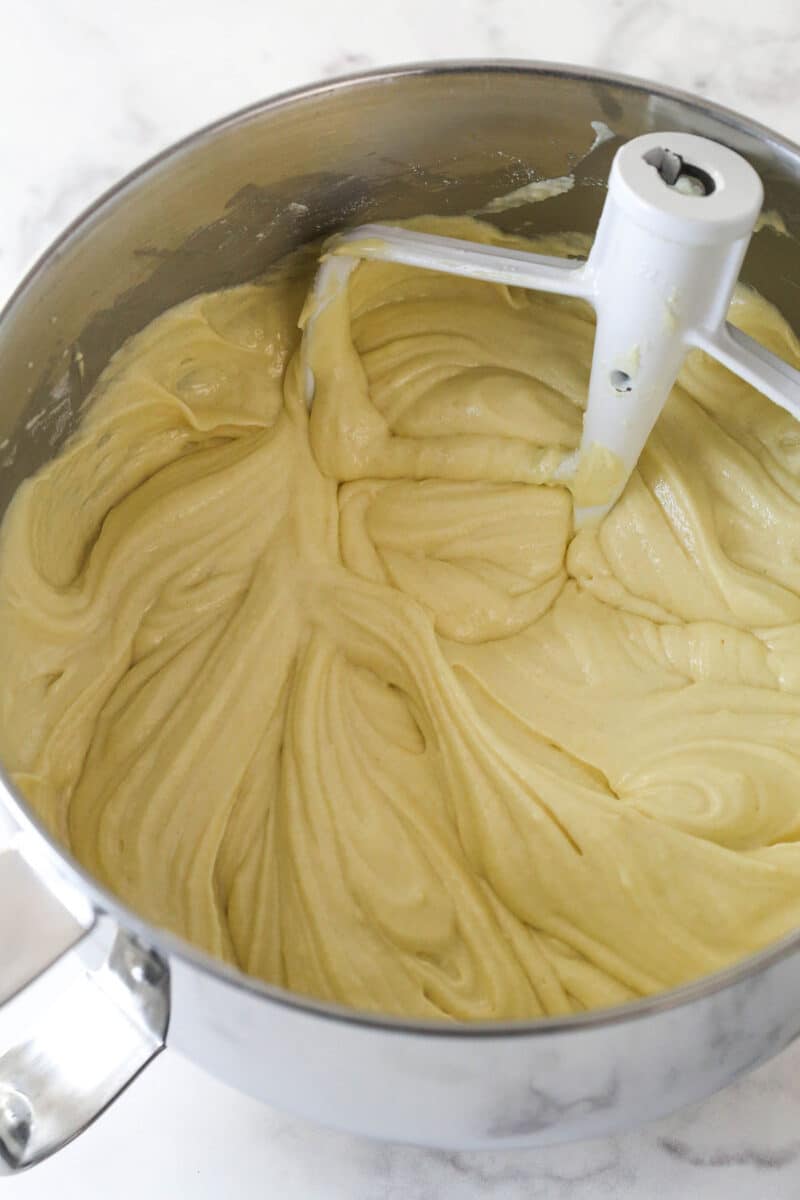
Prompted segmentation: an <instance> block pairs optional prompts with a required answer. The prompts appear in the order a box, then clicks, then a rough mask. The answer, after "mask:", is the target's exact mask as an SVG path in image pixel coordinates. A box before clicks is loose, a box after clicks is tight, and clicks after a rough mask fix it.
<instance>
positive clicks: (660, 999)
mask: <svg viewBox="0 0 800 1200" xmlns="http://www.w3.org/2000/svg"><path fill="white" fill-rule="evenodd" d="M464 74H483V75H500V74H509V75H529V76H530V75H533V76H545V77H550V78H553V79H564V80H577V81H581V82H592V83H600V84H608V85H611V86H614V87H619V88H624V89H627V90H629V91H638V92H646V93H647V94H648V96H658V97H662V98H664V99H666V100H673V101H677V102H678V103H680V104H683V105H686V106H688V107H690V108H692V109H693V110H694V111H695V112H696V113H697V114H698V115H699V116H700V115H708V116H711V117H713V118H714V119H715V120H717V121H719V122H721V123H723V124H726V125H729V126H730V127H731V128H733V129H736V130H738V131H741V132H745V133H747V134H749V135H750V136H754V137H756V138H757V140H759V141H760V142H764V143H766V144H768V145H770V146H773V147H775V148H778V149H780V150H781V151H782V152H783V153H784V154H789V155H792V156H795V157H796V158H797V160H798V167H799V168H800V145H798V144H797V143H795V142H793V141H792V140H791V139H789V138H786V137H784V136H783V135H781V134H779V133H776V132H775V130H773V129H770V128H769V127H768V126H765V125H762V124H760V123H759V122H757V121H751V120H750V119H749V118H748V117H745V116H744V115H742V114H740V113H738V112H736V111H735V110H733V109H730V108H727V107H725V106H724V105H720V104H716V103H714V102H713V101H710V100H707V99H706V98H705V97H698V96H696V95H693V94H692V93H691V92H686V91H682V90H680V89H677V88H671V87H668V86H665V85H661V84H657V83H654V82H652V81H649V80H646V79H641V78H639V77H636V76H631V75H624V74H620V73H618V72H612V71H601V70H592V69H590V68H587V67H583V66H580V65H573V64H569V63H553V62H546V61H543V60H526V59H502V58H500V59H497V58H491V59H482V58H466V59H442V60H430V61H423V62H414V63H404V64H398V65H396V66H386V67H377V68H370V69H368V70H364V71H357V72H353V73H349V74H346V75H340V76H336V77H333V78H331V79H325V80H320V81H317V82H312V83H309V84H303V85H300V86H298V87H294V88H290V89H287V90H284V91H282V92H279V93H276V94H275V95H274V96H269V97H267V98H265V99H263V100H258V101H255V102H254V103H252V104H249V105H246V106H245V107H243V108H240V109H237V110H235V111H234V112H232V113H229V114H227V115H225V116H223V117H221V118H219V119H217V120H215V121H211V122H209V123H208V124H206V125H203V126H201V127H200V128H199V129H197V130H195V131H194V132H192V133H190V134H188V135H187V136H186V137H183V138H180V139H179V140H178V141H176V142H173V143H171V144H170V145H169V146H167V147H165V148H164V149H163V150H161V151H159V152H158V153H157V154H155V155H153V156H152V157H150V158H148V159H146V160H145V161H144V162H143V163H141V164H140V165H139V166H137V167H135V168H134V169H133V170H132V171H129V172H128V173H127V174H126V175H124V176H123V177H122V178H121V179H119V180H118V181H117V182H116V183H114V184H113V185H112V186H111V187H109V188H107V189H106V190H105V191H103V192H102V193H101V194H100V195H99V196H98V197H97V199H96V200H95V201H93V203H92V204H90V205H89V206H88V207H87V208H85V209H84V210H83V211H82V212H81V213H80V214H79V215H78V216H77V217H75V218H74V219H73V220H72V221H71V222H70V223H69V224H68V225H67V226H66V227H65V229H64V230H63V231H62V232H61V233H60V234H59V235H58V236H57V237H56V238H55V239H54V240H53V241H52V242H51V243H50V245H49V246H47V248H46V249H45V250H44V251H43V252H42V253H41V254H40V255H39V256H38V257H37V258H36V259H35V261H34V262H33V264H32V266H31V267H30V268H29V269H28V270H27V272H26V273H25V274H24V275H23V277H22V279H21V280H20V282H19V283H18V284H17V286H16V287H15V288H14V290H13V291H12V293H11V295H10V297H9V298H8V300H7V301H6V303H5V304H4V305H3V307H2V309H0V326H2V325H3V323H5V322H6V321H7V320H10V319H11V318H12V317H13V315H14V313H15V311H16V310H17V309H18V308H20V307H21V306H22V305H23V304H24V302H25V299H26V295H27V293H28V291H29V290H30V289H31V287H32V286H33V285H34V284H35V283H36V281H37V280H38V278H39V276H40V275H42V274H43V273H44V271H45V270H46V269H47V267H48V265H49V264H50V263H51V261H53V260H54V259H57V258H58V257H59V256H60V255H61V254H62V253H63V252H64V251H65V250H66V249H67V247H68V246H69V245H70V243H71V242H72V241H73V240H75V239H77V238H78V237H80V236H81V235H82V234H83V232H84V231H85V230H86V229H87V228H88V227H89V226H90V225H91V222H92V221H93V220H94V219H95V218H96V217H97V216H99V215H100V214H101V213H102V211H103V210H104V209H106V208H107V207H108V206H109V205H111V204H113V203H115V202H116V201H118V200H119V199H122V198H123V197H124V195H125V193H126V192H127V191H128V190H129V189H130V188H132V187H134V186H136V185H138V184H140V183H141V182H142V181H143V180H144V179H146V178H147V177H149V176H154V175H155V174H156V173H157V172H158V171H159V170H160V169H161V168H162V167H164V166H165V165H166V164H168V163H169V162H171V161H172V160H173V159H175V158H178V157H179V156H181V155H182V154H184V153H187V152H192V151H194V150H195V149H196V148H197V147H199V146H201V145H202V144H203V143H204V142H206V141H208V140H211V139H215V138H217V137H219V136H222V135H224V134H225V132H226V131H228V130H229V129H233V128H237V127H239V126H241V125H243V124H246V123H247V122H249V121H251V120H257V119H260V118H261V117H262V116H263V115H264V114H266V113H274V112H277V111H279V110H281V109H283V108H287V107H291V106H294V105H296V104H300V103H304V102H305V101H308V100H313V99H318V98H324V97H325V96H326V95H329V94H334V93H337V92H340V91H343V90H355V89H358V88H360V87H371V86H376V85H382V84H386V83H391V82H394V81H396V80H399V79H406V78H410V77H413V76H417V75H421V76H424V75H464ZM0 805H2V806H3V807H4V808H5V809H6V811H7V812H8V813H9V814H10V816H11V817H12V819H13V820H14V821H15V822H16V824H17V826H18V827H19V831H20V834H21V836H22V839H23V842H22V844H23V845H24V840H25V838H26V837H29V836H32V837H33V838H34V843H35V846H36V849H37V850H39V851H41V850H44V858H45V860H46V862H47V865H48V867H49V868H50V869H51V870H52V871H53V873H54V874H55V875H56V876H57V877H58V878H59V879H60V880H61V881H62V882H63V883H64V884H66V885H68V887H70V888H71V889H73V890H77V891H78V892H79V893H80V894H81V895H82V896H83V897H84V898H88V899H89V900H90V902H91V904H92V907H93V910H94V913H95V916H97V915H107V916H108V917H109V918H111V919H112V920H113V921H114V922H116V924H117V925H118V926H119V928H120V929H122V930H124V931H127V932H130V933H132V934H133V935H134V936H136V937H137V938H139V939H140V940H141V941H142V943H143V944H144V945H146V946H149V947H152V948H153V949H155V950H156V951H157V952H160V953H162V954H163V955H164V956H165V957H166V959H167V962H169V960H170V959H171V958H179V959H182V960H183V961H184V962H185V963H186V964H187V965H189V966H190V967H192V968H194V969H196V970H198V971H200V972H201V973H202V974H204V975H210V976H212V977H213V979H214V981H215V982H218V983H221V984H223V985H226V986H228V987H232V988H234V989H235V990H238V991H240V992H244V993H246V994H248V995H252V996H253V997H257V998H258V999H260V1000H263V1001H266V1002H268V1003H271V1004H277V1005H280V1006H281V1007H283V1008H288V1009H291V1010H295V1011H296V1012H298V1013H300V1014H305V1015H307V1016H309V1017H322V1018H325V1019H326V1020H331V1021H335V1022H342V1023H344V1024H347V1025H351V1026H357V1027H361V1028H363V1029H365V1030H373V1031H374V1030H380V1031H383V1032H387V1033H396V1034H410V1035H417V1036H424V1037H428V1038H434V1039H436V1038H447V1039H453V1038H463V1039H469V1040H472V1039H476V1038H477V1039H480V1040H486V1039H493V1038H494V1039H496V1038H501V1039H505V1038H508V1037H541V1036H546V1035H557V1034H559V1033H567V1032H575V1033H577V1032H581V1031H583V1032H586V1033H588V1032H589V1031H590V1030H594V1029H599V1028H607V1027H609V1026H616V1025H619V1024H625V1023H627V1022H628V1021H634V1020H642V1019H646V1018H648V1017H654V1016H657V1015H658V1014H660V1013H664V1012H669V1011H673V1010H676V1009H679V1008H684V1007H687V1006H688V1005H690V1004H692V1003H695V1002H697V1001H700V1000H705V999H710V998H711V997H713V996H714V995H716V994H717V993H718V992H721V991H724V990H725V989H727V988H729V987H732V986H734V985H736V984H739V983H743V982H745V981H747V980H750V979H752V978H753V977H754V976H757V975H758V974H759V973H760V972H761V971H762V970H763V969H765V968H767V967H771V966H773V965H776V964H777V963H779V962H781V961H782V960H784V959H786V958H789V957H790V956H791V955H792V954H794V953H795V951H797V950H798V949H800V928H798V929H797V930H795V931H794V932H792V933H789V934H786V935H784V937H782V938H781V939H780V940H778V941H776V942H774V943H770V945H769V946H767V947H765V948H763V949H761V950H759V951H757V952H755V953H753V954H749V955H747V956H745V957H744V958H742V959H740V960H738V961H737V962H735V963H733V964H732V965H730V966H727V967H724V968H722V969H721V970H718V971H714V972H712V973H710V974H708V975H702V976H700V977H699V978H697V979H694V980H691V981H690V982H688V983H684V984H681V985H679V986H678V987H674V988H669V989H667V990H665V991H663V992H658V993H656V994H654V995H652V996H644V997H641V998H639V999H637V1000H631V1001H627V1002H625V1003H624V1004H617V1005H614V1006H611V1007H608V1008H599V1009H591V1010H589V1011H588V1012H580V1013H572V1014H568V1015H564V1016H553V1017H548V1016H543V1017H533V1018H515V1019H511V1020H502V1021H498V1020H487V1021H482V1020H476V1021H452V1022H448V1021H446V1019H445V1018H439V1019H434V1018H415V1017H399V1016H392V1015H389V1014H381V1013H373V1012H367V1011H363V1010H359V1009H355V1008H350V1007H347V1006H345V1005H341V1004H336V1003H332V1002H330V1003H329V1002H326V1001H321V1000H316V999H314V998H313V997H310V996H304V995H303V994H301V993H298V992H292V991H290V990H288V989H286V988H283V987H280V986H278V985H276V984H271V983H266V982H265V981H263V980H261V979H259V978H257V977H255V976H253V975H248V974H246V973H245V972H244V971H242V970H241V969H240V968H238V967H236V966H234V965H233V964H231V963H227V962H224V961H223V960H222V959H217V958H215V957H213V956H212V955H210V954H208V953H207V952H206V951H204V950H202V949H200V948H199V947H198V946H195V945H193V944H192V943H190V942H188V941H186V940H185V939H184V938H182V937H180V936H179V935H177V934H175V933H172V932H171V931H170V930H167V929H163V928H161V927H159V926H157V925H153V924H151V923H150V922H149V921H147V920H145V919H144V918H143V917H141V916H139V914H138V913H136V911H135V910H133V909H131V908H128V906H127V905H126V904H124V903H123V902H122V901H121V900H119V899H118V898H117V897H116V896H115V895H114V894H113V892H111V891H110V890H109V889H107V888H106V887H104V886H103V885H102V884H100V883H99V882H98V881H97V880H95V879H94V878H93V877H92V876H91V875H90V873H89V872H88V871H87V870H86V869H85V868H84V867H83V866H82V864H81V863H80V862H78V861H77V859H75V858H74V857H73V855H72V853H71V852H70V851H69V850H68V849H66V848H65V847H62V846H61V845H59V844H58V843H57V842H56V840H55V839H54V838H53V836H52V835H51V833H50V832H49V830H48V829H47V827H46V826H45V825H44V823H43V822H42V821H41V820H40V819H39V818H38V817H37V816H36V815H35V813H34V812H33V811H32V810H31V809H30V808H29V807H28V805H27V802H26V801H25V800H24V798H23V797H22V795H21V793H19V792H18V790H17V789H15V787H14V786H13V784H12V782H11V779H10V777H9V775H8V772H7V771H6V769H5V767H4V766H3V764H2V763H0ZM17 836H19V835H17ZM13 839H14V835H13V834H12V841H11V845H13V844H14V841H13ZM45 886H46V884H45Z"/></svg>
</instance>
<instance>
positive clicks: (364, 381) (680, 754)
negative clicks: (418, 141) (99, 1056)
mask: <svg viewBox="0 0 800 1200" xmlns="http://www.w3.org/2000/svg"><path fill="white" fill-rule="evenodd" d="M415 224H416V225H417V226H418V227H421V228H425V229H429V230H431V231H432V232H441V233H450V234H453V235H454V236H457V237H469V238H473V239H475V240H480V241H485V242H495V243H501V242H504V243H509V242H510V243H511V244H515V245H520V246H523V247H524V248H528V249H535V250H537V251H544V252H545V253H561V254H563V253H565V252H568V251H572V252H580V251H581V250H583V251H585V249H586V247H585V245H584V244H582V243H580V242H579V241H578V240H577V239H574V238H573V239H566V241H565V240H563V239H560V240H554V239H549V240H548V241H547V242H538V243H536V244H535V245H534V244H532V243H529V242H523V241H521V240H512V239H509V238H507V237H502V236H501V235H500V234H498V233H497V232H496V231H494V230H493V229H492V228H491V227H490V226H488V225H485V224H482V223H479V222H476V221H471V220H466V219H464V220H461V219H459V220H453V219H449V220H433V219H428V220H426V221H424V222H416V223H415ZM313 267H314V261H313V260H311V259H310V258H308V256H307V255H306V256H300V257H299V258H297V259H295V260H293V261H292V262H291V263H289V264H288V265H287V266H286V268H285V269H284V270H283V271H279V272H276V273H274V274H273V275H272V276H271V278H269V279H266V280H264V281H262V282H259V283H255V284H252V285H247V286H244V287H239V288H235V289H232V290H230V291H225V292H220V293H216V294H213V295H201V296H198V297H196V298H194V299H193V300H190V301H189V302H187V303H186V304H183V305H181V306H179V307H178V308H176V309H173V310H172V311H170V312H168V313H166V314H165V315H164V316H162V317H160V318H159V319H158V320H156V321H154V322H153V323H152V324H151V325H150V326H149V327H148V328H147V329H145V330H144V331H143V332H142V333H140V334H139V335H138V336H137V337H135V338H133V339H132V340H131V341H129V342H128V343H127V344H126V345H125V346H124V347H123V348H122V350H121V351H120V352H119V353H118V354H117V355H116V357H115V358H114V359H113V360H112V362H111V363H110V365H109V366H108V368H107V369H106V371H105V373H104V375H103V376H102V378H101V380H100V381H99V383H98V385H97V387H96V388H95V391H94V394H93V397H92V400H91V404H90V405H89V407H88V408H87V411H86V414H85V417H84V420H83V422H82V424H81V427H80V429H79V431H78V433H77V434H76V435H75V436H74V437H73V438H72V439H71V441H70V442H69V443H68V444H67V446H66V447H65V448H64V449H63V450H62V452H61V453H60V454H59V456H58V457H57V458H55V459H54V460H53V461H52V462H50V463H48V464H47V465H46V466H45V467H44V468H43V469H42V470H41V471H40V472H39V473H38V474H37V475H36V476H34V477H33V478H31V479H29V480H28V481H26V482H25V483H24V484H23V486H22V487H21V488H20V489H19V492H18V494H17V495H16V497H15V499H14V501H13V503H12V505H11V507H10V509H9V511H8V513H7V515H6V518H5V521H4V524H3V527H2V534H1V535H0V661H2V663H3V671H2V677H0V754H1V755H2V758H3V761H4V763H5V764H6V766H7V767H9V768H10V770H11V773H12V776H13V778H14V779H15V781H16V782H17V784H18V786H19V787H20V788H21V790H22V792H23V793H24V795H25V796H26V797H27V798H28V800H29V801H30V803H31V805H32V806H33V807H34V808H35V810H36V811H37V812H38V813H39V814H40V815H41V816H42V817H43V818H44V820H45V821H46V823H47V825H48V826H49V827H50V829H51V830H52V831H53V832H54V833H55V834H56V836H57V837H58V838H60V839H61V840H62V841H63V842H64V843H65V844H67V845H68V846H69V847H70V848H71V850H72V851H73V853H74V854H75V855H76V856H77V858H78V859H80V861H81V862H82V863H83V864H85V866H86V867H87V868H88V869H89V870H90V871H91V872H92V873H93V874H94V875H95V876H96V877H97V878H98V879H99V880H101V881H102V882H103V883H104V884H105V885H107V886H108V887H109V888H111V889H113V891H114V892H115V893H116V894H117V895H118V896H120V897H121V899H122V900H123V901H125V903H127V904H129V905H130V906H131V907H133V908H135V909H136V910H137V911H138V912H139V913H141V914H142V915H143V916H145V917H147V918H148V919H149V920H150V921H152V922H154V923H155V924H159V925H163V926H167V927H168V928H170V929H171V930H173V931H175V932H176V933H178V934H180V935H182V936H183V937H185V938H187V939H189V940H191V941H192V942H195V943H196V944H197V945H199V946H201V947H203V948H204V949H205V950H207V951H208V952H210V953H211V954H214V955H217V956H219V957H221V958H224V959H226V960H227V961H229V962H231V963H235V964H237V965H238V966H240V967H241V968H242V969H243V970H245V971H247V972H250V973H252V974H254V975H257V976H259V977H260V978H262V979H265V980H268V981H270V982H271V983H275V984H279V985H281V986H282V987H285V988H288V989H291V990H292V991H295V992H299V993H303V994H306V995H310V996H314V997H318V998H320V999H323V1000H331V1001H336V1002H339V1003H341V1004H345V1005H350V1006H353V1007H356V1008H360V1009H367V1010H372V1011H377V1012H383V1013H394V1014H403V1015H408V1016H427V1017H446V1018H455V1019H457V1020H479V1019H489V1018H509V1017H533V1016H538V1015H542V1014H559V1013H568V1012H573V1011H577V1010H581V1009H586V1008H595V1007H599V1006H604V1005H609V1004H615V1003H618V1002H621V1001H625V1000H628V999H631V998H634V997H637V996H642V995H647V994H650V993H653V992H657V991H659V990H661V989H664V988H668V987H671V986H673V985H675V984H679V983H682V982H684V981H686V980H689V979H693V978H695V977H696V976H699V975H702V974H704V973H706V972H710V971H713V970H716V969H717V968H719V967H722V966H724V965H726V964H728V963H731V962H734V961H735V960H736V959H738V958H740V957H741V956H743V955H745V954H748V953H749V952H751V951H753V950H756V949H758V948H759V947H762V946H764V945H766V944H768V943H769V942H771V941H773V940H774V939H776V938H779V937H780V936H782V935H783V934H785V933H787V932H789V931H790V930H793V929H795V928H796V927H797V926H798V924H800V845H798V841H797V839H798V837H799V836H800V426H798V425H797V424H796V423H795V422H794V421H793V420H792V418H791V417H790V416H788V415H787V414H786V413H785V412H783V411H782V410H781V409H779V408H778V407H777V406H775V405H773V404H771V403H770V402H769V401H768V400H766V399H764V398H763V397H761V396H760V395H759V394H758V393H757V392H755V391H754V390H753V389H751V388H749V387H748V386H747V385H746V384H744V383H742V382H741V381H739V380H737V379H735V378H734V377H733V376H731V375H729V374H728V373H727V372H726V371H725V370H724V369H723V368H722V367H720V366H718V365H717V364H716V363H714V362H711V361H710V360H707V359H705V358H703V357H702V356H699V355H694V356H693V357H692V358H691V359H690V360H689V362H688V363H687V365H686V368H685V369H684V371H683V373H682V375H681V378H680V381H679V385H678V386H676V388H675V389H674V391H673V394H672V396H671V398H670V401H669V403H668V405H667V407H666V409H665V410H664V413H663V415H662V417H661V419H660V421H659V423H658V425H657V427H656V429H655V431H654V433H653V435H652V436H651V438H650V441H649V442H648V445H647V447H646V449H645V451H644V454H643V455H642V458H641V461H640V463H639V467H638V470H637V471H636V472H635V474H634V475H633V477H632V478H631V480H630V481H629V483H628V486H627V488H626V490H625V492H624V495H623V497H622V499H621V500H620V501H619V503H618V504H617V505H616V507H615V508H614V509H613V510H612V512H611V513H610V514H609V516H608V517H607V518H606V519H605V520H604V521H603V522H602V524H601V525H599V526H598V527H595V528H587V529H582V530H581V531H580V532H578V533H577V534H576V533H575V531H574V529H573V522H572V497H571V495H570V493H569V491H568V490H566V489H565V488H564V487H563V486H557V485H556V484H555V483H554V482H553V477H554V475H555V472H556V471H557V469H558V466H559V464H560V463H561V462H562V461H563V459H564V458H565V456H566V455H568V454H569V453H570V452H571V451H572V450H574V448H575V447H576V446H577V444H578V441H579V437H580V429H581V415H582V414H581V410H582V405H583V403H584V400H585V396H586V391H587V385H588V378H589V370H590V363H591V351H592V338H593V316H592V313H591V310H590V309H589V308H588V307H587V306H586V305H584V304H583V303H582V302H580V301H576V300H572V299H566V298H560V297H556V296H552V295H546V296H545V295H541V294H535V293H531V292H528V291H523V290H516V289H508V288H505V287H500V286H495V285H491V284H486V283H477V282H471V281H467V280H464V279H459V278H453V277H448V276H444V275H437V274H433V273H430V272H424V271H419V270H413V269H410V268H405V267H399V266H392V265H387V264H381V263H367V262H365V263H362V264H361V265H359V266H358V268H357V269H356V271H355V273H354V275H353V277H352V281H351V284H350V287H349V290H348V291H347V292H345V293H343V294H342V295H341V296H340V297H339V298H338V299H334V300H332V301H331V302H330V303H329V304H327V306H325V307H324V308H319V307H318V308H317V309H315V308H314V306H313V305H310V304H308V303H306V305H305V309H304V302H305V301H306V297H307V294H308V292H309V286H310V283H311V279H312V277H313ZM732 319H733V320H734V321H735V322H736V323H737V324H739V325H741V327H742V328H744V329H746V330H747V331H748V332H750V333H752V334H753V335H754V336H756V337H757V338H758V339H759V340H760V341H761V342H763V343H764V344H765V345H767V346H768V347H770V348H771V349H773V350H775V351H776V352H777V353H779V354H781V355H783V356H784V357H785V358H787V359H788V360H789V361H791V362H793V363H794V364H795V365H800V346H798V342H797V340H796V339H795V337H794V336H793V334H792V333H791V331H790V329H789V327H788V326H787V324H786V323H785V321H784V320H783V319H782V318H781V317H780V316H779V314H778V313H777V312H776V311H775V310H774V309H773V308H771V307H770V306H769V305H768V304H767V303H766V302H764V301H762V300H760V299H759V298H758V297H756V296H754V295H752V294H747V293H744V292H741V293H740V294H739V295H738V296H737V300H736V302H735V304H734V309H733V312H732ZM298 320H300V321H301V323H302V324H303V326H304V327H305V334H304V335H303V339H302V345H301V334H300V331H299V330H298ZM309 378H313V380H314V382H315V396H314V404H313V407H312V410H311V414H310V416H309V413H308V411H307V407H306V385H307V381H308V379H309Z"/></svg>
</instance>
